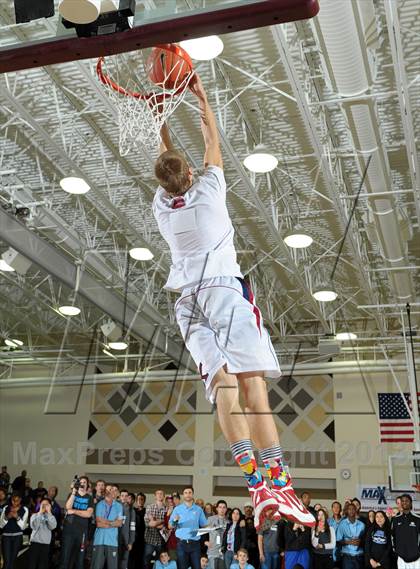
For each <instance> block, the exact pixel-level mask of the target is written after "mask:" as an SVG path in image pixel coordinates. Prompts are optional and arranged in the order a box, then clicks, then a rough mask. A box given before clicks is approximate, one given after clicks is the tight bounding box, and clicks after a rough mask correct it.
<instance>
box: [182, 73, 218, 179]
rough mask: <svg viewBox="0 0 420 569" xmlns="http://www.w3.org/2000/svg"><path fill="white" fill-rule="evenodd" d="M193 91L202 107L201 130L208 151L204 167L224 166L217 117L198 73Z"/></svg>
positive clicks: (192, 85)
mask: <svg viewBox="0 0 420 569" xmlns="http://www.w3.org/2000/svg"><path fill="white" fill-rule="evenodd" d="M190 89H191V91H192V93H193V94H194V95H195V96H196V97H197V98H198V104H199V107H200V119H201V132H202V133H203V138H204V143H205V145H206V152H205V154H204V167H205V168H206V167H207V166H218V167H219V168H223V159H222V153H221V152H220V142H219V132H218V130H217V124H216V118H215V116H214V113H213V111H212V109H211V107H210V105H209V102H208V100H207V93H206V91H205V89H204V87H203V84H202V82H201V79H200V77H199V76H198V75H197V74H196V75H194V77H193V79H192V80H191V83H190Z"/></svg>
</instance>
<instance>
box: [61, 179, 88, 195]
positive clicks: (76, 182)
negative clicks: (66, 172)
mask: <svg viewBox="0 0 420 569" xmlns="http://www.w3.org/2000/svg"><path fill="white" fill-rule="evenodd" d="M60 186H61V188H62V189H63V190H64V191H65V192H67V193H68V194H79V195H80V194H86V193H87V192H88V191H89V190H90V186H89V184H88V183H87V182H85V180H84V179H83V178H77V177H76V176H69V177H67V178H62V179H61V180H60Z"/></svg>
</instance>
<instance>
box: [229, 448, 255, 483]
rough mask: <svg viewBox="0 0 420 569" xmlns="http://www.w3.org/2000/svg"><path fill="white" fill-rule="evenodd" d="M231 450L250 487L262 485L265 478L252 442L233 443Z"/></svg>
mask: <svg viewBox="0 0 420 569" xmlns="http://www.w3.org/2000/svg"><path fill="white" fill-rule="evenodd" d="M230 448H231V450H232V454H233V457H234V459H235V460H236V462H237V463H238V466H239V468H240V469H241V470H242V472H243V473H244V474H245V478H246V481H247V482H248V486H252V487H254V486H258V484H261V482H262V481H263V477H262V474H261V472H260V470H258V465H257V461H256V460H255V456H254V453H253V451H252V443H251V441H250V440H249V439H244V440H242V441H237V442H236V443H232V444H231V445H230Z"/></svg>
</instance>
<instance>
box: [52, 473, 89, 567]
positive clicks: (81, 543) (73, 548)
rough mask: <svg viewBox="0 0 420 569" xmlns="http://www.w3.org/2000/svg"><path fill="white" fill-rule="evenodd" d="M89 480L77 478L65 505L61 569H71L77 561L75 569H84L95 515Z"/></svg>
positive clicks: (82, 477)
mask: <svg viewBox="0 0 420 569" xmlns="http://www.w3.org/2000/svg"><path fill="white" fill-rule="evenodd" d="M88 487H89V478H88V477H87V476H81V477H80V478H78V477H77V476H76V477H75V479H74V481H73V483H72V485H71V486H70V488H71V494H70V495H69V497H68V498H67V502H66V505H65V510H66V515H65V518H64V524H63V537H62V546H61V561H60V566H59V567H60V569H70V560H71V559H72V558H74V559H75V564H74V565H75V569H83V564H84V559H85V550H86V540H87V535H88V528H89V520H90V518H91V517H92V514H93V498H92V496H91V494H89V493H88Z"/></svg>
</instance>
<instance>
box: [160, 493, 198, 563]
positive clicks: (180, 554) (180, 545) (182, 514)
mask: <svg viewBox="0 0 420 569" xmlns="http://www.w3.org/2000/svg"><path fill="white" fill-rule="evenodd" d="M182 495H183V498H184V503H183V504H179V506H176V507H175V508H174V509H173V511H172V514H171V516H170V518H169V524H168V526H169V529H172V528H174V529H175V535H176V537H177V546H176V557H177V566H178V569H188V567H191V569H200V555H201V551H200V536H199V535H197V530H198V529H199V528H203V527H206V526H207V518H206V516H205V515H204V512H203V510H202V509H201V508H200V506H197V504H194V488H193V487H192V486H187V487H185V488H184V491H183V493H182Z"/></svg>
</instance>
